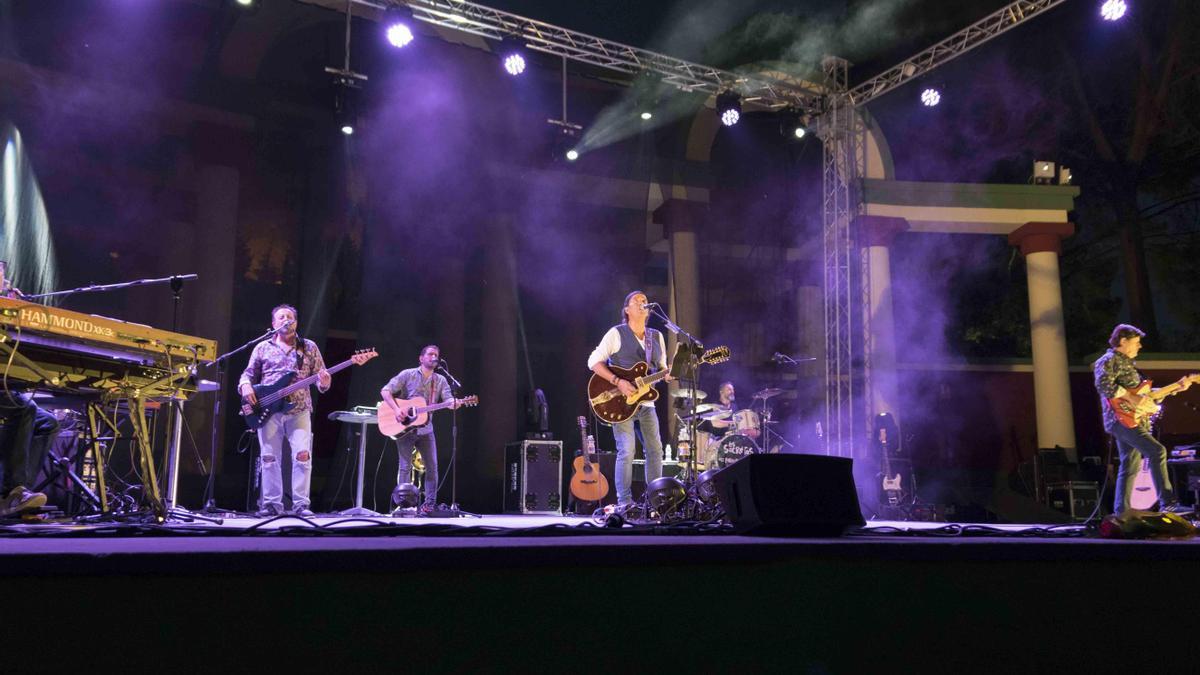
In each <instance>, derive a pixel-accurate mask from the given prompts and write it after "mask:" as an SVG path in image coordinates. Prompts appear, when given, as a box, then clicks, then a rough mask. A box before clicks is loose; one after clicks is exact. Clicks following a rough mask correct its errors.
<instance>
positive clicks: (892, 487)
mask: <svg viewBox="0 0 1200 675" xmlns="http://www.w3.org/2000/svg"><path fill="white" fill-rule="evenodd" d="M880 431H881V432H882V434H883V436H884V437H883V438H881V439H880V449H881V452H882V453H883V494H884V496H885V497H886V499H887V505H888V506H899V505H900V500H901V499H902V498H903V491H904V487H903V485H902V483H903V481H902V479H901V478H900V472H898V471H897V472H896V475H894V476H893V475H892V459H891V457H890V455H891V451H890V450H889V449H888V441H887V432H886V431H884V430H883V429H880Z"/></svg>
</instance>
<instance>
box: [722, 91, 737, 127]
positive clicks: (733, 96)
mask: <svg viewBox="0 0 1200 675" xmlns="http://www.w3.org/2000/svg"><path fill="white" fill-rule="evenodd" d="M717 117H720V118H721V124H724V125H725V126H727V127H731V126H733V125H735V124H737V123H738V120H740V119H741V118H742V97H741V96H740V95H739V94H738V93H737V92H735V91H725V92H721V93H720V94H717Z"/></svg>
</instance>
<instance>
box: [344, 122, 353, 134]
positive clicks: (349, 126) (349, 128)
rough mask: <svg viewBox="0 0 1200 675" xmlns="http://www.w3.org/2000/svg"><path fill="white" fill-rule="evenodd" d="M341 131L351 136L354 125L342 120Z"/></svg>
mask: <svg viewBox="0 0 1200 675" xmlns="http://www.w3.org/2000/svg"><path fill="white" fill-rule="evenodd" d="M342 133H343V134H344V135H346V136H353V135H354V125H353V124H350V123H349V122H343V123H342Z"/></svg>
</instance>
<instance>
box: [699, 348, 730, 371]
mask: <svg viewBox="0 0 1200 675" xmlns="http://www.w3.org/2000/svg"><path fill="white" fill-rule="evenodd" d="M729 357H730V351H729V347H726V346H724V345H722V346H720V347H713V348H712V349H710V350H708V351H706V352H704V355H703V356H701V357H700V362H701V363H705V364H708V365H710V366H711V365H713V364H714V363H722V362H724V361H728V360H729Z"/></svg>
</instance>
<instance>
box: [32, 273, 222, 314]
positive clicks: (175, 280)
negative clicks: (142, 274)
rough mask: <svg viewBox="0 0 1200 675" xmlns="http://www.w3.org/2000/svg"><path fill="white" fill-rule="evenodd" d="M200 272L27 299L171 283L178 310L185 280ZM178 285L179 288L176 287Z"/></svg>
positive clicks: (197, 277)
mask: <svg viewBox="0 0 1200 675" xmlns="http://www.w3.org/2000/svg"><path fill="white" fill-rule="evenodd" d="M199 278H200V275H198V274H177V275H175V276H171V277H161V278H158V279H134V280H133V281H122V282H120V283H116V284H103V285H98V284H88V285H87V286H80V287H79V288H72V289H69V290H65V291H53V292H51V293H37V294H34V295H26V296H24V298H25V299H26V300H40V299H41V298H54V297H58V296H60V295H71V294H73V293H95V292H98V291H119V290H121V289H124V288H133V287H134V286H149V285H152V284H168V283H169V284H171V288H172V289H173V290H174V291H175V300H176V309H177V310H178V301H179V288H182V287H183V282H185V281H195V280H196V279H199ZM176 286H178V288H177V287H176Z"/></svg>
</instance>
